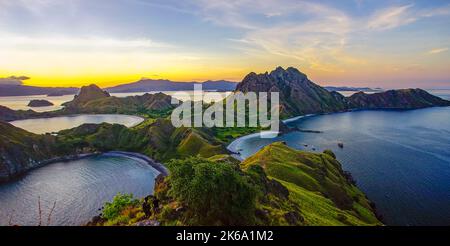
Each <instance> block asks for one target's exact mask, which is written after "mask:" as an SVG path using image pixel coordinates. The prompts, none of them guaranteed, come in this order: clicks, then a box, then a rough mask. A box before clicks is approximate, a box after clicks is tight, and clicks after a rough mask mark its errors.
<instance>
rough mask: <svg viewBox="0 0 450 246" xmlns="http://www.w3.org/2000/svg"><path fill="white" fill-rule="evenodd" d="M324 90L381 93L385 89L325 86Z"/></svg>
mask: <svg viewBox="0 0 450 246" xmlns="http://www.w3.org/2000/svg"><path fill="white" fill-rule="evenodd" d="M323 88H325V89H327V90H328V91H364V92H379V91H382V90H383V89H381V88H370V87H349V86H324V87H323Z"/></svg>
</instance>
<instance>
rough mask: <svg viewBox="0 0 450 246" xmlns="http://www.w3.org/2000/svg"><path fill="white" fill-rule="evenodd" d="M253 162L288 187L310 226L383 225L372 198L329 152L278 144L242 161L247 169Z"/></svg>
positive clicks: (270, 176) (293, 200) (290, 196)
mask: <svg viewBox="0 0 450 246" xmlns="http://www.w3.org/2000/svg"><path fill="white" fill-rule="evenodd" d="M252 165H258V166H261V167H263V169H264V170H265V172H266V173H267V175H268V177H269V178H274V179H275V180H277V181H279V182H280V183H281V184H283V185H284V186H285V187H286V188H288V190H289V200H290V201H291V202H293V203H294V204H295V205H297V206H298V207H299V208H300V211H301V214H302V216H303V217H304V220H305V224H306V225H377V224H380V222H379V221H378V220H377V218H376V217H375V214H374V212H373V210H372V208H371V206H370V202H369V200H368V199H367V198H366V197H365V196H364V194H363V193H362V192H361V191H360V190H359V189H358V188H357V187H356V186H354V185H352V184H351V183H350V182H349V180H347V178H346V177H345V175H344V173H343V171H342V169H341V166H340V164H339V162H338V161H336V160H335V159H334V158H333V157H332V156H330V155H328V154H315V153H308V152H303V151H297V150H293V149H291V148H289V147H287V146H286V145H284V144H283V143H274V144H271V145H269V146H267V147H265V148H264V149H262V150H261V151H259V152H258V153H256V154H255V155H253V156H251V157H250V158H248V159H247V160H245V161H244V162H243V163H242V167H243V168H244V169H248V168H249V167H250V166H252Z"/></svg>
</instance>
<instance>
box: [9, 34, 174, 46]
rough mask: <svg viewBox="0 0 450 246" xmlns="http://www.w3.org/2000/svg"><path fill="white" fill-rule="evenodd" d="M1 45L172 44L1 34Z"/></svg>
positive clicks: (96, 38) (147, 40)
mask: <svg viewBox="0 0 450 246" xmlns="http://www.w3.org/2000/svg"><path fill="white" fill-rule="evenodd" d="M0 46H15V47H38V48H39V47H40V48H50V49H54V48H68V49H74V48H87V49H138V48H168V47H173V46H172V45H169V44H165V43H159V42H154V41H152V40H151V39H148V38H141V39H117V38H107V37H85V38H78V37H64V36H55V37H31V36H17V35H8V34H2V35H0Z"/></svg>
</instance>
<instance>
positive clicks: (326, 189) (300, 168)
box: [103, 143, 382, 225]
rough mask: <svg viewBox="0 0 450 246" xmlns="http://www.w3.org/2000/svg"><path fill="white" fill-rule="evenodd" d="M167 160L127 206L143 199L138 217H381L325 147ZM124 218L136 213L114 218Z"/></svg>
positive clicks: (262, 221) (217, 221)
mask: <svg viewBox="0 0 450 246" xmlns="http://www.w3.org/2000/svg"><path fill="white" fill-rule="evenodd" d="M167 165H168V167H169V169H170V173H171V174H170V176H169V177H167V178H165V179H159V180H158V181H157V183H156V186H155V194H154V196H151V197H148V198H146V201H144V202H141V203H140V204H138V205H136V206H135V207H134V208H133V209H135V210H136V211H139V210H143V209H144V208H145V207H147V208H148V207H150V208H148V209H147V210H149V211H150V212H147V214H146V216H145V217H142V220H144V221H145V220H155V221H159V222H160V223H161V224H162V225H382V223H381V222H380V221H379V220H378V219H377V217H376V216H375V212H374V209H373V208H372V207H371V203H370V201H369V200H368V199H367V198H366V197H365V196H364V194H363V193H362V192H361V191H360V190H359V189H358V188H357V187H356V186H355V185H354V184H353V182H352V180H351V179H350V177H348V176H347V175H346V174H345V173H344V172H343V171H342V169H341V166H340V164H339V162H338V161H336V159H335V158H334V157H333V154H332V152H331V151H327V152H326V153H323V154H315V153H308V152H303V151H297V150H294V149H291V148H289V147H287V146H286V145H284V144H283V143H274V144H271V145H269V146H267V147H266V148H264V149H262V150H261V151H259V152H258V153H256V154H255V155H254V156H252V157H250V158H248V159H247V160H245V161H244V162H242V163H239V162H238V161H236V160H234V159H232V158H230V157H229V156H227V155H217V156H212V157H210V158H203V157H188V158H186V159H182V160H180V159H176V160H172V161H170V162H168V164H167ZM149 204H150V205H149ZM130 209H131V208H127V209H125V210H128V211H130ZM144 210H145V209H144ZM133 216H135V215H133ZM132 220H133V221H136V220H134V219H132V218H128V219H124V218H122V221H132ZM103 223H106V224H111V223H112V224H114V223H117V222H115V220H107V221H106V222H103Z"/></svg>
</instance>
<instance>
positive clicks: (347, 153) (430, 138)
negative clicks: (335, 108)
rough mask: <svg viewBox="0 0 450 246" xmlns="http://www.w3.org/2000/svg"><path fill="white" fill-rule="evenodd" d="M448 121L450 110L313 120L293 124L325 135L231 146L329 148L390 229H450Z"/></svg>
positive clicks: (248, 151) (246, 150) (249, 150)
mask: <svg viewBox="0 0 450 246" xmlns="http://www.w3.org/2000/svg"><path fill="white" fill-rule="evenodd" d="M449 122H450V107H443V108H439V107H435V108H427V109H418V110H409V111H393V110H391V111H387V110H377V111H355V112H346V113H337V114H329V115H320V116H311V117H305V118H301V119H299V120H297V121H294V122H291V123H289V125H291V126H293V127H298V128H300V129H304V130H319V131H322V132H323V133H304V132H292V133H289V134H285V135H283V136H279V137H277V138H275V139H261V138H259V137H258V136H254V137H247V138H246V139H243V140H238V141H236V142H234V143H233V146H232V148H233V149H234V150H235V151H239V152H240V154H241V157H243V158H245V157H248V156H250V155H252V154H253V153H255V152H257V151H258V150H259V149H261V148H262V147H263V146H266V145H267V144H270V143H271V142H274V141H285V142H286V143H287V144H288V145H289V146H291V147H293V148H296V149H301V150H307V151H317V152H322V151H323V150H325V149H331V150H333V151H334V152H335V154H336V156H337V159H338V160H339V161H340V162H341V163H342V165H343V168H344V170H347V171H350V172H351V173H352V175H353V177H354V178H355V179H356V181H357V184H358V187H360V188H361V189H362V190H363V191H364V192H365V193H366V194H367V195H368V197H369V198H370V199H371V200H372V201H374V202H375V203H376V205H377V209H378V211H379V212H380V213H381V214H382V215H383V217H384V221H385V223H387V224H388V225H450V123H449ZM339 142H342V143H343V144H344V147H343V148H339V147H338V143H339Z"/></svg>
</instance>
